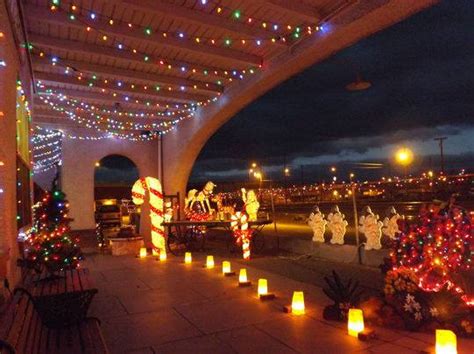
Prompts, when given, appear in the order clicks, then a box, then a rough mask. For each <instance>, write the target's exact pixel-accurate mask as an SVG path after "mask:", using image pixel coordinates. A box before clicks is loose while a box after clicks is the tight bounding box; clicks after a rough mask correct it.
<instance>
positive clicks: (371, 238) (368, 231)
mask: <svg viewBox="0 0 474 354" xmlns="http://www.w3.org/2000/svg"><path fill="white" fill-rule="evenodd" d="M382 226H383V223H382V222H381V221H380V220H379V216H378V215H376V214H374V213H373V212H372V209H370V207H369V206H366V207H365V209H364V215H362V216H361V217H360V219H359V227H360V231H361V232H362V233H363V234H364V235H365V237H366V239H367V242H366V243H365V247H364V248H365V249H366V250H372V249H374V250H379V249H381V248H382V244H381V243H380V239H381V238H382Z"/></svg>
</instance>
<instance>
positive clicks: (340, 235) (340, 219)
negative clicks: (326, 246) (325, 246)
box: [328, 205, 348, 245]
mask: <svg viewBox="0 0 474 354" xmlns="http://www.w3.org/2000/svg"><path fill="white" fill-rule="evenodd" d="M347 225H348V222H347V220H346V217H345V215H344V214H342V213H341V212H340V211H339V207H338V206H337V205H335V206H334V207H333V209H332V211H331V212H330V213H329V215H328V228H329V230H330V231H331V234H332V237H331V243H332V244H338V245H343V244H344V235H345V234H346V230H347Z"/></svg>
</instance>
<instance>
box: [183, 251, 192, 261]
mask: <svg viewBox="0 0 474 354" xmlns="http://www.w3.org/2000/svg"><path fill="white" fill-rule="evenodd" d="M192 262H193V256H192V255H191V252H186V253H185V254H184V263H186V264H191V263H192Z"/></svg>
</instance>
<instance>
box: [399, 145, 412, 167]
mask: <svg viewBox="0 0 474 354" xmlns="http://www.w3.org/2000/svg"><path fill="white" fill-rule="evenodd" d="M395 159H396V160H397V162H398V163H399V164H400V165H402V166H408V165H410V164H411V163H412V162H413V151H411V150H410V149H408V148H406V147H405V148H401V149H399V150H397V152H396V153H395Z"/></svg>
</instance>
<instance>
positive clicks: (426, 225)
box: [391, 206, 474, 305]
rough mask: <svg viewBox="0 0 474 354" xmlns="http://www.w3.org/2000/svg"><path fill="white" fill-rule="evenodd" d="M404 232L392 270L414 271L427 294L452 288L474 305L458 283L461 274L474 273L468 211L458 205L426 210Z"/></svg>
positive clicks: (395, 248) (394, 252)
mask: <svg viewBox="0 0 474 354" xmlns="http://www.w3.org/2000/svg"><path fill="white" fill-rule="evenodd" d="M402 229H404V230H405V231H404V232H402V233H401V234H400V235H399V237H398V238H397V239H396V240H395V241H394V245H393V248H392V252H391V261H392V266H393V268H394V269H397V268H400V267H406V268H409V269H411V270H412V271H414V272H415V274H416V275H417V277H418V286H419V287H420V288H421V289H422V290H424V291H436V292H437V291H440V290H441V289H443V288H447V289H451V290H454V291H456V292H457V293H459V294H460V295H461V296H462V298H463V300H464V301H465V302H466V303H467V304H473V305H474V303H473V299H471V298H469V295H468V294H466V289H463V287H462V286H461V285H460V284H458V283H457V281H456V280H457V279H458V275H459V274H461V273H463V272H465V271H469V270H471V267H472V259H473V253H474V251H473V250H474V244H473V242H474V238H473V228H472V223H471V220H470V218H469V215H468V213H467V212H466V210H464V209H462V208H461V207H458V206H451V207H448V208H446V209H443V210H440V211H433V210H426V211H424V212H422V213H421V215H420V217H419V222H418V223H416V224H413V225H405V227H403V228H402Z"/></svg>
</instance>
